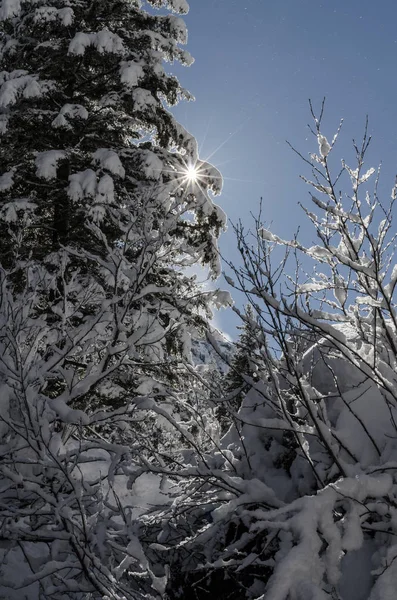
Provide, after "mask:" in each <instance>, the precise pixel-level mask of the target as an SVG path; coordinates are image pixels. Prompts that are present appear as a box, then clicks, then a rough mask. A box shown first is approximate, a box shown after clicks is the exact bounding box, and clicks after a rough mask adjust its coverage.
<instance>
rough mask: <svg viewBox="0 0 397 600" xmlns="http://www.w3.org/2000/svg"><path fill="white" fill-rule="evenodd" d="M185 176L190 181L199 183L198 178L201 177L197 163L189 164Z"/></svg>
mask: <svg viewBox="0 0 397 600" xmlns="http://www.w3.org/2000/svg"><path fill="white" fill-rule="evenodd" d="M185 177H186V180H187V181H188V182H189V183H197V179H198V177H199V172H198V169H197V167H196V165H193V164H190V165H187V167H186V172H185Z"/></svg>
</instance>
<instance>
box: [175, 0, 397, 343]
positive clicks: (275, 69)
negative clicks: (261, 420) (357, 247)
mask: <svg viewBox="0 0 397 600" xmlns="http://www.w3.org/2000/svg"><path fill="white" fill-rule="evenodd" d="M190 6H191V9H190V13H189V15H187V17H186V19H185V20H186V22H187V26H188V30H189V44H188V49H189V51H190V52H191V53H192V54H193V56H194V57H195V59H196V60H195V63H194V64H193V65H192V66H191V67H190V68H188V69H181V68H178V67H175V66H174V67H171V70H173V71H174V72H175V73H176V74H177V75H178V77H179V79H180V81H181V83H182V85H183V86H184V87H186V88H187V89H189V90H190V91H191V92H192V93H193V94H194V96H195V97H196V102H194V103H182V104H180V105H179V106H178V107H177V108H176V109H175V114H176V116H177V118H178V120H179V121H180V122H181V123H182V124H183V125H184V126H185V127H186V128H187V129H188V130H189V131H191V132H192V133H193V134H194V135H195V137H196V138H197V140H198V142H199V144H200V147H201V155H202V158H207V157H208V156H211V155H212V158H211V162H213V163H214V164H215V165H217V166H218V167H219V168H220V170H221V172H222V174H223V176H224V192H223V194H222V196H221V197H220V198H219V200H218V203H219V204H220V205H221V206H222V208H223V209H224V210H225V211H226V213H227V215H228V217H229V218H230V219H231V220H232V221H236V220H237V219H239V218H241V219H242V220H243V221H245V222H246V223H247V225H248V224H249V221H250V216H249V213H250V211H252V212H254V213H256V212H257V208H258V203H259V198H260V197H263V205H264V217H265V220H266V223H267V224H271V227H270V228H271V229H272V231H273V232H274V233H277V234H279V235H280V236H281V237H289V236H291V235H292V234H293V233H294V232H295V230H296V228H297V226H298V225H301V226H302V235H303V236H304V237H305V238H306V240H307V241H308V242H309V243H310V242H311V241H312V240H314V234H313V236H312V233H311V230H310V228H309V227H306V226H305V218H304V215H303V213H302V210H301V209H300V208H299V207H298V202H299V201H300V202H303V203H307V204H308V200H309V197H308V190H307V189H306V188H305V185H304V184H303V183H302V182H301V181H300V180H299V177H298V176H299V174H300V173H302V172H303V173H306V174H308V173H307V171H305V168H304V165H303V164H302V163H301V162H300V161H299V159H298V158H297V157H296V156H295V155H294V154H293V152H292V151H291V150H290V149H289V148H288V146H287V144H286V143H285V140H286V139H288V140H289V141H290V142H291V143H292V144H293V145H294V146H296V147H297V148H298V149H299V150H301V151H302V153H303V154H307V153H309V152H311V151H316V150H317V146H316V141H315V139H314V138H313V137H312V136H311V134H310V133H309V131H308V129H307V123H308V122H309V121H310V115H309V109H308V98H311V99H312V100H313V102H314V104H315V105H317V106H319V105H320V104H321V100H322V98H323V96H326V98H327V105H326V112H325V119H324V133H325V134H326V135H327V136H328V137H332V135H333V133H334V131H335V129H336V127H337V125H338V123H339V120H340V118H341V117H343V118H344V127H343V130H342V135H341V141H340V144H339V151H338V157H340V158H345V159H346V161H347V162H349V160H351V159H352V156H353V152H352V150H351V139H352V137H356V138H360V135H361V134H362V131H363V126H364V122H365V117H366V115H367V114H368V115H369V119H370V133H371V134H373V143H372V147H371V151H370V153H369V159H370V160H369V162H368V166H375V167H376V166H377V165H378V163H379V162H380V161H382V163H383V169H382V170H383V176H382V177H383V179H382V181H383V182H384V184H385V188H384V189H385V191H386V190H387V191H388V190H389V189H390V188H391V186H392V184H393V183H394V177H395V174H396V173H397V118H396V117H397V102H396V91H397V82H396V74H397V73H396V71H397V68H396V65H397V60H396V59H397V27H396V23H397V4H396V3H395V2H392V1H391V0H383V1H380V2H373V1H371V0H362V1H359V0H349V1H346V0H345V1H341V0H335V1H328V2H315V1H313V0H277V1H276V2H268V1H265V0H245V1H238V0H191V2H190ZM351 162H352V160H351ZM382 189H383V188H382ZM311 236H312V237H311ZM221 250H222V253H223V254H225V255H226V256H227V257H229V258H231V259H233V260H235V259H236V257H237V254H236V249H235V242H234V237H233V235H232V233H231V231H229V232H228V233H227V234H225V235H224V236H223V238H222V240H221ZM222 285H223V282H222ZM224 287H226V286H224ZM218 323H219V324H220V326H221V327H222V328H224V329H225V330H226V331H228V332H229V333H232V334H233V328H234V321H233V319H232V318H231V316H230V314H228V313H226V312H224V313H220V315H219V318H218Z"/></svg>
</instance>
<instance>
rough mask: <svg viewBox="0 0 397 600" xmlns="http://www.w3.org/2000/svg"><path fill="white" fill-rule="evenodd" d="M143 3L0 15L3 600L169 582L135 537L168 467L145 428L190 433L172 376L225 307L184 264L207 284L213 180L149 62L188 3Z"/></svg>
mask: <svg viewBox="0 0 397 600" xmlns="http://www.w3.org/2000/svg"><path fill="white" fill-rule="evenodd" d="M147 5H148V6H149V8H151V10H150V11H149V12H148V11H145V10H144V9H143V7H142V3H141V2H140V1H138V0H106V1H105V0H54V1H52V2H51V1H44V0H35V1H30V0H3V1H2V3H1V5H0V61H1V65H2V71H1V72H0V134H1V137H0V230H1V235H0V265H1V266H0V285H1V297H0V344H1V349H0V354H1V362H0V385H1V398H2V400H1V407H0V436H1V440H0V444H1V455H2V456H1V461H0V489H1V492H0V495H1V497H0V517H1V518H0V523H1V525H0V527H1V540H2V541H1V548H0V556H1V558H0V565H1V566H0V581H1V584H0V585H1V586H2V587H1V593H0V595H1V597H3V598H7V599H9V600H15V599H17V598H21V597H24V598H25V597H26V598H29V599H33V598H34V599H36V598H54V599H63V600H64V599H65V598H75V599H76V600H83V598H84V599H86V598H92V599H94V598H95V599H97V598H98V599H99V598H111V599H114V600H116V599H121V598H127V599H129V600H132V599H134V600H135V599H138V598H146V597H151V598H152V597H156V595H160V596H161V595H162V594H163V591H164V588H165V585H166V571H165V570H164V568H162V567H161V566H160V567H158V568H157V570H156V572H154V571H153V570H152V568H151V567H150V565H149V563H148V560H147V558H146V557H145V554H144V551H143V548H142V546H141V543H140V541H139V540H138V538H137V535H136V534H137V531H136V526H135V524H134V523H135V521H134V518H135V517H136V514H137V513H136V510H138V509H136V510H135V509H134V506H135V504H134V503H135V502H136V501H135V500H134V489H135V488H134V481H135V480H136V478H137V477H138V475H140V474H142V473H144V472H145V470H149V471H153V470H154V471H156V469H157V468H158V469H159V470H160V469H166V466H167V465H168V466H169V465H170V462H172V457H170V456H168V457H164V456H163V455H162V454H161V452H160V451H159V444H157V443H156V440H155V439H153V431H154V430H155V429H156V428H157V427H158V421H156V420H154V421H155V422H154V423H153V415H157V416H159V417H161V419H163V422H164V423H168V425H169V426H170V425H172V427H174V428H175V430H176V431H177V432H178V436H179V437H178V438H176V436H174V438H173V439H174V441H175V439H178V440H179V439H182V440H187V439H190V437H189V435H190V434H189V431H188V427H183V426H182V425H181V424H180V423H179V422H178V418H176V417H175V414H171V412H172V411H171V409H170V407H172V410H173V411H175V410H176V412H177V409H176V408H175V407H176V406H177V405H178V403H180V402H182V404H185V405H186V393H185V392H184V391H183V390H185V389H186V388H187V387H188V386H187V385H186V371H185V375H184V377H185V381H184V387H183V386H182V388H181V386H179V384H178V377H179V374H180V372H181V370H180V369H179V367H178V364H179V361H180V360H181V358H183V360H185V361H186V360H187V361H188V360H189V352H190V337H191V334H192V333H194V332H195V331H196V330H197V329H200V328H202V327H203V326H205V323H206V318H207V316H208V315H209V314H210V312H209V311H210V305H211V302H214V303H215V304H218V305H219V303H222V302H223V300H224V299H225V296H224V295H222V294H219V293H218V292H217V291H213V292H208V291H206V292H204V291H203V290H201V289H200V288H199V287H198V286H197V285H196V284H195V278H194V277H189V276H187V275H186V273H185V268H186V267H188V266H191V265H195V264H201V265H206V266H207V267H208V268H209V269H210V272H211V274H212V276H213V277H216V276H217V274H218V273H219V258H218V253H217V246H216V240H217V237H218V234H219V232H220V230H221V229H222V227H223V226H224V223H225V217H224V214H223V213H222V211H221V210H220V209H219V208H218V207H216V206H215V205H214V204H213V202H212V200H211V198H210V196H209V195H208V192H209V190H212V191H213V192H214V193H217V192H219V190H220V183H221V178H220V175H219V173H218V171H217V170H216V169H214V168H213V167H212V166H210V165H209V164H207V163H203V162H201V161H200V159H199V157H198V153H197V144H196V141H195V140H194V138H193V137H192V136H191V135H190V134H189V133H188V132H187V131H186V130H185V129H184V128H183V127H181V126H180V125H179V124H178V123H177V122H176V121H175V119H174V118H173V116H172V115H171V114H170V113H169V112H168V111H167V108H166V105H167V104H169V105H172V104H175V103H176V102H177V101H178V100H179V99H180V98H188V99H189V97H190V96H189V94H188V93H187V92H186V91H185V90H183V88H181V86H180V85H179V83H178V81H177V79H176V78H175V77H172V76H169V75H167V73H166V72H165V70H164V61H175V60H176V61H180V62H182V63H183V64H186V65H188V64H190V63H191V62H192V59H191V57H190V55H189V54H188V53H187V52H186V51H185V50H183V49H182V48H181V44H184V43H185V42H186V38H187V33H186V28H185V25H184V22H183V20H182V19H181V18H180V17H179V16H177V15H176V14H167V15H163V14H162V15H159V14H156V13H155V11H153V8H169V9H170V10H171V11H173V13H184V12H187V10H188V5H187V3H186V2H185V0H148V2H147ZM192 169H194V170H195V171H196V173H197V177H198V178H199V182H198V183H197V184H196V183H195V180H194V178H191V177H188V174H189V172H191V171H192ZM181 389H182V392H181V393H180V391H181ZM149 413H150V414H151V415H152V421H151V425H150V426H149V424H148V419H147V415H148V414H149ZM156 431H157V429H156ZM163 450H164V447H162V448H161V451H163ZM127 487H129V488H131V487H132V490H131V489H130V491H128V490H127ZM134 510H135V512H134ZM138 513H139V510H138ZM17 565H18V566H17ZM148 594H149V595H148Z"/></svg>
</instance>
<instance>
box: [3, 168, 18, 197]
mask: <svg viewBox="0 0 397 600" xmlns="http://www.w3.org/2000/svg"><path fill="white" fill-rule="evenodd" d="M14 173H15V169H13V170H12V171H7V172H6V173H3V175H1V176H0V192H4V191H6V190H9V189H10V188H11V187H12V186H13V185H14V179H13V178H14Z"/></svg>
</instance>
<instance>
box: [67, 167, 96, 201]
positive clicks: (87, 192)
mask: <svg viewBox="0 0 397 600" xmlns="http://www.w3.org/2000/svg"><path fill="white" fill-rule="evenodd" d="M96 189H97V176H96V173H95V171H93V170H92V169H86V170H85V171H80V172H79V173H73V174H72V175H70V176H69V187H68V195H69V197H70V198H71V199H72V200H74V201H75V202H78V201H79V200H83V198H85V197H86V196H91V197H94V196H95V194H96Z"/></svg>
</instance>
